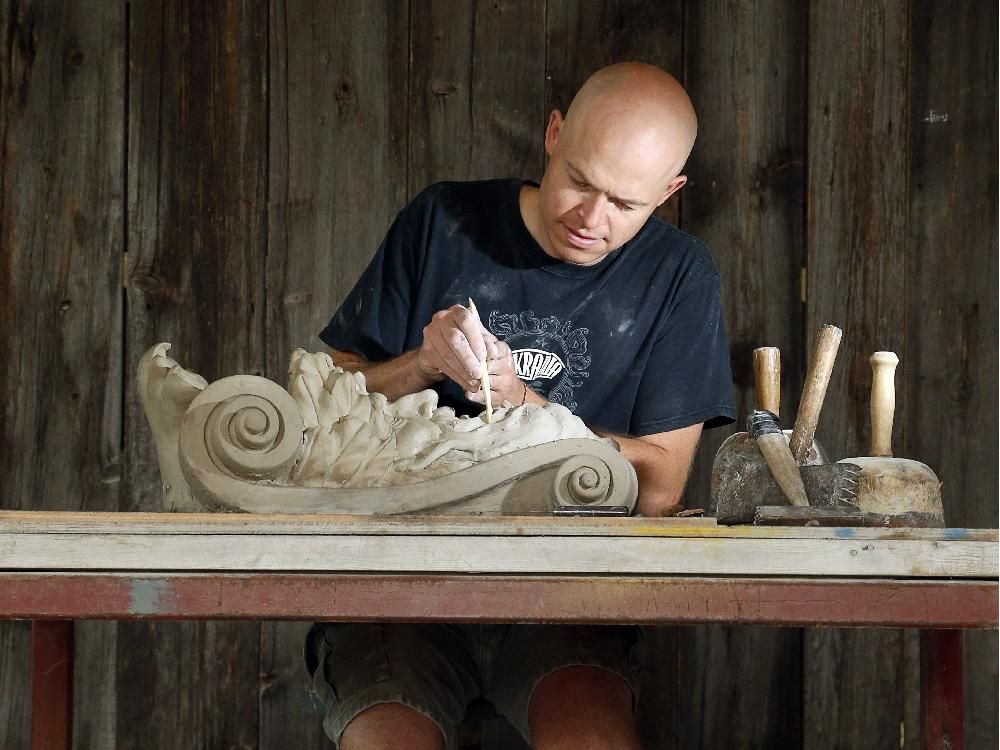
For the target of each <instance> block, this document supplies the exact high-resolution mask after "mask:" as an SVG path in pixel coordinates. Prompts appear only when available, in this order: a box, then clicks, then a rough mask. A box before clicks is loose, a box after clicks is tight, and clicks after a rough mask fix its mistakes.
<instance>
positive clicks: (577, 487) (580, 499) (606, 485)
mask: <svg viewBox="0 0 1000 750" xmlns="http://www.w3.org/2000/svg"><path fill="white" fill-rule="evenodd" d="M597 445H601V444H600V443H596V441H595V446H597ZM599 452H600V453H614V455H613V458H614V459H615V460H614V465H613V466H612V465H610V464H609V462H608V461H607V460H606V459H605V458H604V456H601V455H598V453H599ZM599 452H598V451H595V452H594V453H590V452H587V453H582V454H580V455H575V456H572V457H570V458H567V459H566V460H565V461H563V462H562V463H561V464H560V465H559V469H558V471H556V475H555V478H554V480H553V487H552V492H553V495H554V497H555V501H556V504H558V505H576V506H586V505H626V506H628V507H629V509H630V511H631V509H632V508H634V507H635V501H636V495H637V494H638V480H637V478H636V475H635V470H634V469H633V468H632V465H631V464H630V463H629V462H628V461H626V460H624V459H622V458H621V456H620V455H618V454H617V453H616V452H614V450H613V449H611V448H607V447H606V446H603V445H601V450H600V451H599Z"/></svg>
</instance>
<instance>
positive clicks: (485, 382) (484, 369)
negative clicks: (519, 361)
mask: <svg viewBox="0 0 1000 750" xmlns="http://www.w3.org/2000/svg"><path fill="white" fill-rule="evenodd" d="M469 311H470V312H471V313H472V314H473V315H475V316H476V321H477V322H478V323H479V327H480V328H482V327H483V321H482V319H481V318H480V317H479V311H478V310H477V309H476V303H475V302H473V301H472V297H469ZM479 372H480V375H479V381H480V383H481V384H482V385H481V388H482V389H483V393H484V394H485V396H486V421H487V423H492V422H493V397H492V396H491V395H490V368H489V365H487V364H486V359H485V357H484V358H483V359H481V360H480V361H479Z"/></svg>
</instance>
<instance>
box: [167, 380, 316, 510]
mask: <svg viewBox="0 0 1000 750" xmlns="http://www.w3.org/2000/svg"><path fill="white" fill-rule="evenodd" d="M304 431H305V425H304V423H303V419H302V413H301V411H300V410H299V407H298V404H296V403H295V400H294V399H293V398H292V396H291V395H290V394H289V393H288V391H286V390H285V389H284V388H282V387H281V386H279V385H278V384H277V383H275V382H273V381H271V380H268V379H267V378H261V377H256V376H253V375H235V376H233V377H228V378H223V379H221V380H217V381H215V382H214V383H212V384H211V385H210V386H208V388H206V389H205V390H204V391H203V392H202V393H201V394H199V395H198V397H197V398H195V400H194V401H192V402H191V406H190V407H189V408H188V410H187V412H186V413H185V415H184V422H183V424H182V426H181V435H180V446H179V453H180V459H181V468H182V469H183V471H184V475H185V476H186V477H187V480H188V482H189V483H190V484H191V487H192V489H193V490H194V492H195V494H196V495H197V496H198V497H199V499H200V500H202V502H206V503H211V504H213V505H226V506H228V505H230V504H231V502H232V497H234V496H235V495H238V494H239V493H245V492H248V491H250V492H253V491H254V490H255V489H258V488H254V487H249V488H248V487H247V485H246V484H245V483H246V482H248V481H250V482H265V483H267V484H265V485H263V486H262V487H260V488H259V489H260V490H265V491H266V488H267V486H268V485H273V484H283V483H285V482H286V481H287V479H288V475H289V473H290V472H291V469H292V467H293V466H294V465H295V462H296V460H297V459H298V457H299V452H300V450H301V448H302V443H303V434H304ZM234 479H235V480H240V481H239V482H234V481H233V480H234ZM223 498H226V499H227V502H220V501H221V500H222V499H223Z"/></svg>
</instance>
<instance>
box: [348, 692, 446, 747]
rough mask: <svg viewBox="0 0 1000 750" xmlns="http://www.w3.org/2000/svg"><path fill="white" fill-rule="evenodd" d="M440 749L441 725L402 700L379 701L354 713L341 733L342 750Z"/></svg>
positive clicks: (441, 745)
mask: <svg viewBox="0 0 1000 750" xmlns="http://www.w3.org/2000/svg"><path fill="white" fill-rule="evenodd" d="M401 747H405V748H412V749H413V750H442V748H444V733H443V732H442V731H441V727H439V726H438V725H437V724H435V723H434V722H433V721H431V720H430V719H428V718H427V717H426V716H424V715H423V714H422V713H420V712H419V711H414V710H413V709H412V708H410V707H409V706H404V705H403V704H401V703H378V704H376V705H374V706H372V707H371V708H368V709H365V710H364V711H362V712H361V713H360V714H358V715H357V716H355V717H354V718H353V719H352V720H351V722H350V723H349V724H348V725H347V728H346V729H345V730H344V733H343V734H342V735H340V748H341V750H398V748H401Z"/></svg>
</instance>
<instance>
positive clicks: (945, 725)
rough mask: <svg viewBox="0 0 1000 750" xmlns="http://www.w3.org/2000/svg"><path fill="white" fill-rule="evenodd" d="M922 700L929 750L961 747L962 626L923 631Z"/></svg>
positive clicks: (921, 658)
mask: <svg viewBox="0 0 1000 750" xmlns="http://www.w3.org/2000/svg"><path fill="white" fill-rule="evenodd" d="M920 704H921V714H920V717H921V722H922V727H921V728H922V730H923V738H924V748H925V750H961V748H962V746H963V734H962V631H961V630H922V631H921V632H920Z"/></svg>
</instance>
